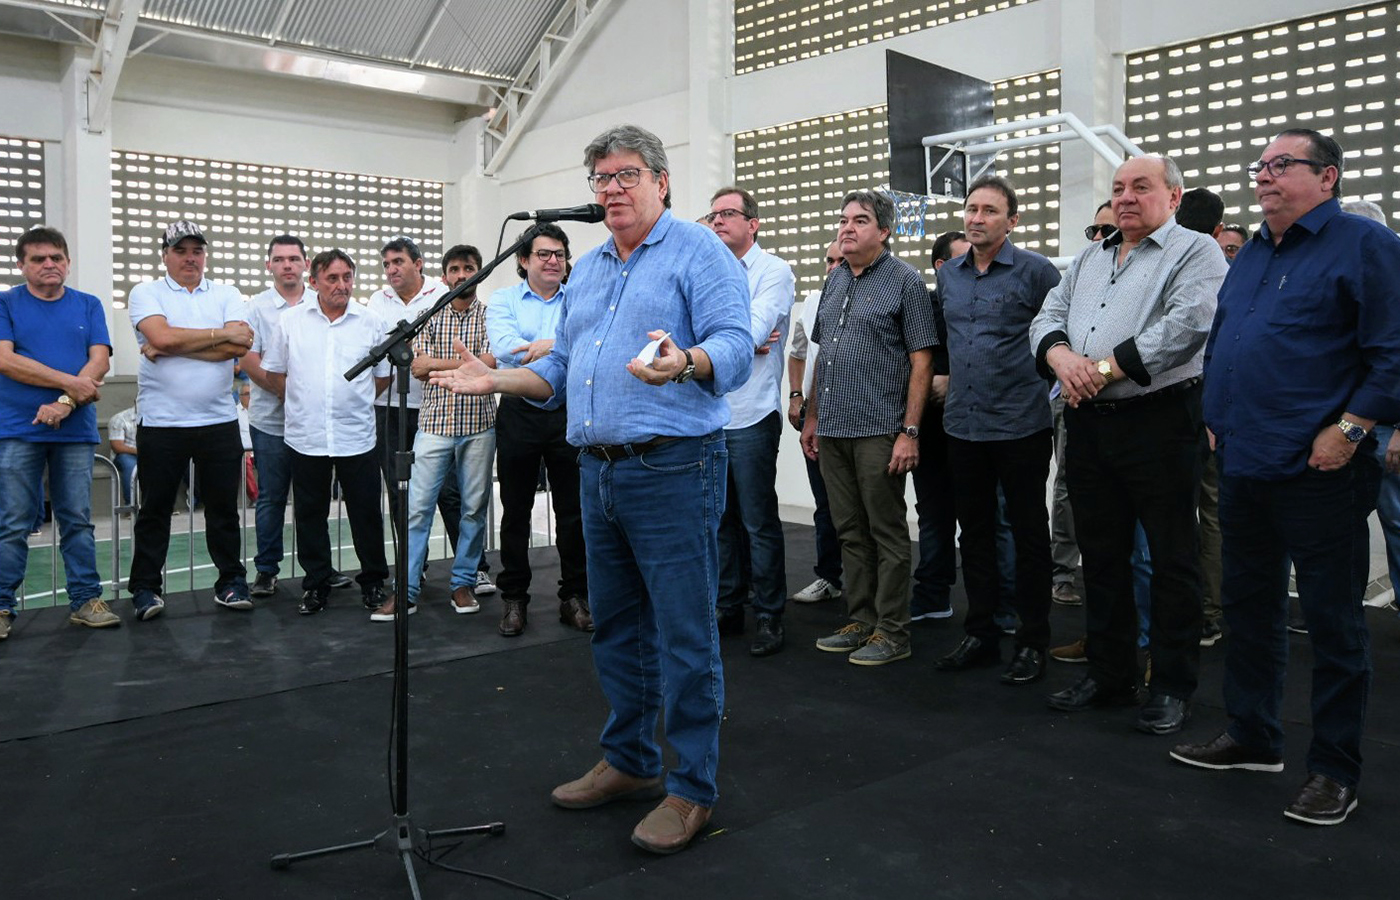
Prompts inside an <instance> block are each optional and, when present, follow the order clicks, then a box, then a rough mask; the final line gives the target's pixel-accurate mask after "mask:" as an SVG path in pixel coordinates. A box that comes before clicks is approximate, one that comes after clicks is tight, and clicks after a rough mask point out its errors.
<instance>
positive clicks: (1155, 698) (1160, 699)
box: [1135, 694, 1191, 734]
mask: <svg viewBox="0 0 1400 900" xmlns="http://www.w3.org/2000/svg"><path fill="white" fill-rule="evenodd" d="M1189 718H1191V702H1190V701H1189V700H1182V699H1180V698H1177V697H1170V696H1168V695H1166V694H1153V695H1152V696H1151V697H1149V698H1148V699H1147V702H1146V703H1144V704H1143V705H1142V711H1141V712H1140V713H1138V720H1137V725H1136V726H1135V727H1136V728H1137V730H1138V731H1141V732H1142V733H1144V734H1175V733H1176V732H1178V731H1180V730H1181V726H1182V725H1184V724H1185V723H1186V720H1187V719H1189Z"/></svg>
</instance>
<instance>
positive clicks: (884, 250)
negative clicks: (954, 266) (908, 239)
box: [841, 247, 970, 278]
mask: <svg viewBox="0 0 1400 900" xmlns="http://www.w3.org/2000/svg"><path fill="white" fill-rule="evenodd" d="M969 255H970V254H969ZM889 256H890V248H888V247H881V248H880V255H879V256H877V257H875V259H874V260H872V261H871V263H870V265H868V266H866V267H865V268H864V269H863V270H862V271H861V273H860V274H859V275H857V274H856V273H854V272H851V264H850V263H849V262H847V261H846V260H844V259H843V260H841V266H842V268H844V269H845V270H846V271H847V272H850V273H851V277H852V278H864V277H865V276H866V275H869V274H870V273H871V272H872V271H874V270H875V268H876V267H877V266H879V265H880V263H882V262H884V261H885V259H886V258H888V257H889Z"/></svg>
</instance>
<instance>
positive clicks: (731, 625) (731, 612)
mask: <svg viewBox="0 0 1400 900" xmlns="http://www.w3.org/2000/svg"><path fill="white" fill-rule="evenodd" d="M715 623H716V624H717V625H718V626H719V635H720V637H730V636H732V635H736V634H743V633H744V608H743V607H742V606H740V607H738V608H737V609H721V610H720V611H719V615H718V616H716V617H715Z"/></svg>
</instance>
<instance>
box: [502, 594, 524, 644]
mask: <svg viewBox="0 0 1400 900" xmlns="http://www.w3.org/2000/svg"><path fill="white" fill-rule="evenodd" d="M502 602H503V603H504V604H505V612H504V613H503V614H502V615H501V629H500V631H501V634H502V635H504V636H505V637H519V636H520V635H522V634H524V633H525V622H526V616H525V604H524V603H521V602H520V601H519V600H504V601H502Z"/></svg>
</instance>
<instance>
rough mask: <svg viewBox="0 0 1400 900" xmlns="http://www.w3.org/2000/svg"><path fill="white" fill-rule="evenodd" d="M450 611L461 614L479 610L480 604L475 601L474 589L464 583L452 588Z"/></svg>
mask: <svg viewBox="0 0 1400 900" xmlns="http://www.w3.org/2000/svg"><path fill="white" fill-rule="evenodd" d="M452 611H453V612H455V613H459V614H462V615H466V614H468V613H477V612H481V604H480V603H479V602H477V599H476V591H473V590H472V589H471V588H469V587H467V586H466V585H462V586H461V587H459V588H457V589H456V590H454V591H453V592H452Z"/></svg>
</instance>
